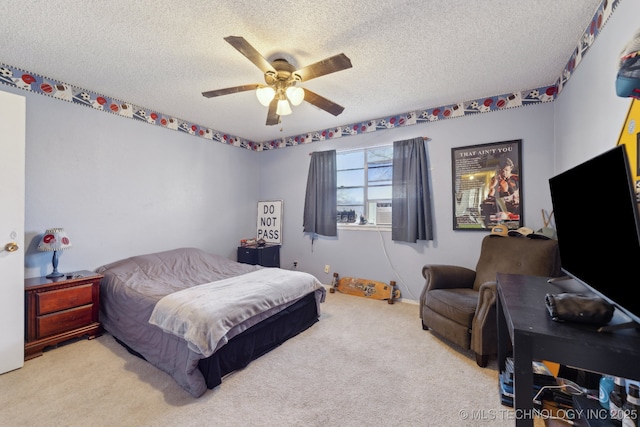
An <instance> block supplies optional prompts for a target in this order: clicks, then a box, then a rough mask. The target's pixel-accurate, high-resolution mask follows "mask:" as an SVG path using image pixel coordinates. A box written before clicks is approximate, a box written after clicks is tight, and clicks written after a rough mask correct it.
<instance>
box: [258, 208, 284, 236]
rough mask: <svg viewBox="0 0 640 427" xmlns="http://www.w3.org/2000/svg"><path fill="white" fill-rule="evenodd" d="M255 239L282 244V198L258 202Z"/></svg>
mask: <svg viewBox="0 0 640 427" xmlns="http://www.w3.org/2000/svg"><path fill="white" fill-rule="evenodd" d="M256 238H257V239H264V241H265V242H267V243H271V244H274V245H281V244H282V200H271V201H265V202H258V228H257V233H256Z"/></svg>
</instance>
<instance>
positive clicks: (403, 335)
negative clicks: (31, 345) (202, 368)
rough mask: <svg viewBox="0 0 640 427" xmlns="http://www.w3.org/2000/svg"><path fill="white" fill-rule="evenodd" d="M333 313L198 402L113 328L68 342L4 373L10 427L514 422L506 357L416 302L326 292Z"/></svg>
mask: <svg viewBox="0 0 640 427" xmlns="http://www.w3.org/2000/svg"><path fill="white" fill-rule="evenodd" d="M322 310H323V314H322V317H321V320H320V322H318V323H316V324H315V325H314V326H312V327H311V328H310V329H309V330H307V331H305V332H303V333H302V334H300V335H298V336H297V337H295V338H293V339H291V340H289V341H287V342H286V343H284V344H283V345H282V346H280V347H278V348H277V349H275V350H273V351H271V352H270V353H268V354H266V355H265V356H263V357H261V358H260V359H258V360H255V361H253V362H252V363H251V364H250V365H249V366H248V367H247V368H246V369H244V370H242V371H238V372H236V373H233V374H231V375H229V376H227V377H226V378H225V379H224V380H223V383H222V385H220V386H219V387H217V388H215V389H213V390H208V391H207V392H206V393H205V394H204V395H203V396H202V397H200V398H198V399H194V398H192V397H191V396H190V395H189V394H188V393H186V392H185V391H183V390H182V389H181V388H180V387H179V386H178V385H177V384H176V383H175V382H174V381H173V379H172V378H171V377H169V376H168V375H167V374H165V373H164V372H162V371H159V370H158V369H156V368H154V367H153V366H151V365H150V364H148V363H147V362H145V361H143V360H141V359H138V358H136V357H135V356H132V355H130V354H129V353H128V352H127V351H126V350H125V349H124V348H122V347H121V346H120V345H119V344H117V343H116V342H115V341H114V339H113V337H111V336H110V335H108V334H105V335H103V336H102V337H100V338H97V339H95V340H92V341H89V340H78V341H76V342H73V343H70V344H67V345H63V346H59V347H58V348H56V349H52V350H51V351H47V352H45V353H44V355H43V356H42V357H38V358H36V359H33V360H30V361H27V362H25V366H24V367H23V368H21V369H18V370H16V371H13V372H9V373H6V374H4V375H0V424H1V425H2V426H27V425H28V426H45V425H46V426H213V425H215V426H439V427H442V426H458V425H473V426H480V425H491V426H495V425H498V426H500V425H505V426H506V425H508V426H512V425H514V421H513V411H512V410H511V409H510V408H507V407H504V406H501V404H500V399H499V395H498V380H497V372H496V369H495V361H491V362H490V365H489V367H488V368H485V369H482V368H479V367H478V366H477V365H476V363H475V360H474V358H473V357H472V356H471V354H468V353H465V352H459V351H457V350H455V349H453V348H451V347H450V346H448V345H446V344H444V343H443V342H442V341H440V340H439V339H437V338H435V337H433V336H432V335H431V333H430V332H426V331H423V330H422V327H421V325H420V318H419V316H418V307H417V306H416V305H414V304H409V303H396V304H393V305H390V304H387V303H386V302H384V301H378V300H369V299H365V298H359V297H354V296H348V295H343V294H338V293H336V294H331V293H327V300H326V302H325V303H324V304H323V305H322ZM467 416H470V417H471V419H466V418H465V417H467Z"/></svg>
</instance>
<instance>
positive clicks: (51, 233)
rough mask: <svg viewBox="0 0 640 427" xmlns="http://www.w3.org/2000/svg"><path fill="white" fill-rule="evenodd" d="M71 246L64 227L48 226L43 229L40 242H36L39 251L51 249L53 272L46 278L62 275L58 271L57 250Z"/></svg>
mask: <svg viewBox="0 0 640 427" xmlns="http://www.w3.org/2000/svg"><path fill="white" fill-rule="evenodd" d="M70 247H71V241H70V240H69V237H68V236H67V233H65V231H64V228H50V229H48V230H47V231H45V233H44V235H43V236H42V239H41V240H40V243H39V244H38V250H39V251H41V252H47V251H53V259H52V260H51V263H52V264H53V272H51V274H48V275H47V276H46V277H47V279H54V278H57V277H62V276H64V274H63V273H60V272H58V251H62V250H65V249H67V248H70Z"/></svg>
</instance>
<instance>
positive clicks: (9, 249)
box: [4, 242, 18, 252]
mask: <svg viewBox="0 0 640 427" xmlns="http://www.w3.org/2000/svg"><path fill="white" fill-rule="evenodd" d="M4 250H5V251H7V252H15V251H17V250H18V244H17V243H16V242H9V243H7V244H6V245H4Z"/></svg>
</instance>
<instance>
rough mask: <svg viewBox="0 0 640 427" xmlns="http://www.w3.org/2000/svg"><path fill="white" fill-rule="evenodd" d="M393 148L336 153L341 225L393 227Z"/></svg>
mask: <svg viewBox="0 0 640 427" xmlns="http://www.w3.org/2000/svg"><path fill="white" fill-rule="evenodd" d="M392 165H393V145H385V146H380V147H371V148H363V149H356V150H348V151H342V152H337V153H336V170H337V186H338V195H337V196H338V197H337V201H338V203H337V206H338V212H337V221H338V223H339V224H378V225H390V224H391V179H392V177H393V166H392Z"/></svg>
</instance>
